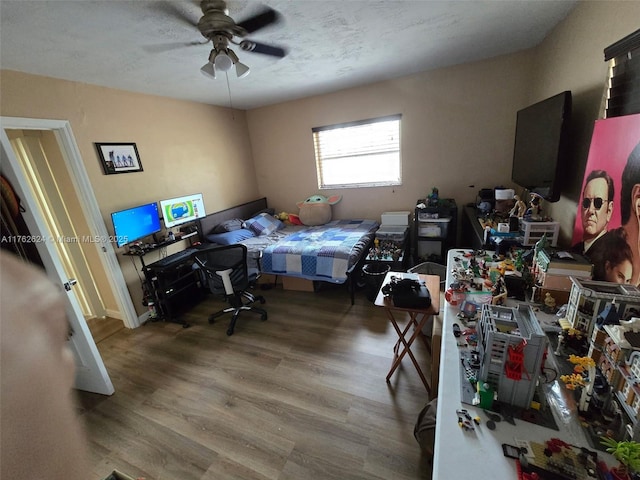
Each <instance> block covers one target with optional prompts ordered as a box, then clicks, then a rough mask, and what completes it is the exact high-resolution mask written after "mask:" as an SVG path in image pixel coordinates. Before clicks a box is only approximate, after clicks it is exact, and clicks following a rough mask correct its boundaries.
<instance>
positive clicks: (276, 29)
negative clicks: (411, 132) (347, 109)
mask: <svg viewBox="0 0 640 480" xmlns="http://www.w3.org/2000/svg"><path fill="white" fill-rule="evenodd" d="M576 3H577V0H553V1H548V0H544V1H540V0H490V1H480V0H466V1H459V0H447V1H429V0H386V1H373V0H371V1H368V0H342V1H335V0H324V1H321V0H297V1H286V0H263V1H261V2H258V1H252V0H229V1H228V2H227V4H228V7H229V14H230V16H231V17H232V18H234V19H235V20H236V21H238V22H239V21H242V20H244V19H245V18H247V17H250V16H251V15H253V14H255V13H257V12H258V11H259V10H260V7H261V6H263V5H268V6H270V7H271V8H274V9H275V10H277V11H279V12H280V13H281V14H282V16H283V18H284V21H283V22H282V23H280V24H278V25H272V26H269V27H267V28H264V29H262V30H260V31H258V32H255V33H254V34H253V35H249V36H248V38H251V39H254V40H255V41H258V42H261V43H266V44H273V45H277V46H283V47H286V48H287V49H288V51H289V53H288V55H287V56H286V57H285V58H283V59H276V58H274V57H269V56H265V55H260V54H257V53H249V52H244V51H242V50H240V49H239V48H234V50H235V51H236V53H237V54H238V56H239V57H240V61H241V62H243V63H245V64H247V65H248V66H249V67H251V73H250V74H249V76H248V77H246V78H243V79H238V78H236V76H235V74H234V73H232V72H230V73H229V76H228V85H227V79H226V78H225V76H224V75H219V76H218V78H217V79H215V80H214V79H210V78H207V77H205V76H204V75H202V74H201V73H200V72H199V69H200V67H201V66H202V65H203V64H204V63H206V61H207V58H208V55H209V51H210V50H211V44H205V45H188V44H189V43H191V42H201V41H204V38H203V37H202V36H201V35H200V33H199V32H198V31H197V29H195V28H194V27H192V26H190V25H188V23H187V22H185V21H184V20H181V19H180V18H179V17H178V16H175V15H174V14H173V13H172V12H173V11H175V10H178V11H179V12H181V13H183V14H184V15H186V16H187V17H189V18H191V19H193V21H194V22H197V21H198V19H199V18H200V16H201V15H202V12H201V10H200V8H199V3H198V2H196V1H182V2H180V1H173V2H157V1H144V0H137V1H122V0H98V1H92V0H75V1H67V0H48V1H31V0H0V68H2V69H9V70H18V71H22V72H28V73H33V74H38V75H46V76H51V77H56V78H62V79H68V80H74V81H79V82H84V83H90V84H95V85H102V86H106V87H113V88H118V89H123V90H129V91H134V92H144V93H149V94H155V95H161V96H165V97H173V98H178V99H183V100H193V101H196V102H202V103H209V104H215V105H222V106H229V105H230V98H229V93H230V94H231V105H232V106H233V107H235V108H241V109H250V108H255V107H259V106H264V105H269V104H273V103H279V102H282V101H286V100H290V99H296V98H302V97H306V96H310V95H315V94H322V93H327V92H331V91H336V90H340V89H343V88H347V87H352V86H357V85H363V84H367V83H373V82H377V81H380V80H384V79H389V78H394V77H399V76H403V75H408V74H411V73H416V72H421V71H427V70H432V69H435V68H441V67H444V66H449V65H455V64H460V63H465V62H470V61H475V60H480V59H485V58H490V57H494V56H497V55H502V54H506V53H510V52H515V51H519V50H523V49H527V48H530V47H533V46H535V45H537V44H538V43H540V42H541V41H542V40H543V39H544V37H545V36H546V35H547V34H548V33H549V32H550V31H551V30H552V29H553V28H554V26H555V25H556V24H557V23H558V22H559V21H561V20H562V19H563V18H564V17H565V16H566V15H567V14H568V12H569V11H570V10H571V9H572V8H573V7H574V6H575V5H576Z"/></svg>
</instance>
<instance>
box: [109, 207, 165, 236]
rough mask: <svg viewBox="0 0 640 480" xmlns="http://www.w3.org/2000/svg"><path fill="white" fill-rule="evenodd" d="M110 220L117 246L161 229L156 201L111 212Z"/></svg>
mask: <svg viewBox="0 0 640 480" xmlns="http://www.w3.org/2000/svg"><path fill="white" fill-rule="evenodd" d="M111 221H112V222H113V232H114V235H115V239H116V244H117V245H118V247H122V246H124V245H126V244H128V243H131V242H135V241H136V240H140V239H141V238H144V237H148V236H149V235H153V234H154V233H158V232H159V231H160V230H161V226H160V213H159V212H158V204H157V203H156V202H153V203H147V204H146V205H139V206H137V207H133V208H128V209H126V210H121V211H119V212H113V213H112V214H111Z"/></svg>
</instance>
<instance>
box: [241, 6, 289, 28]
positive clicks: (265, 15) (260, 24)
mask: <svg viewBox="0 0 640 480" xmlns="http://www.w3.org/2000/svg"><path fill="white" fill-rule="evenodd" d="M280 18H281V16H280V14H279V13H278V12H276V11H275V10H273V9H271V8H269V9H267V10H265V11H263V12H262V13H259V14H257V15H254V16H253V17H250V18H247V19H246V20H244V21H243V22H239V23H237V24H236V25H238V26H239V27H241V28H244V29H245V30H246V31H247V33H252V32H255V31H256V30H260V29H261V28H264V27H266V26H267V25H271V24H272V23H277V22H279V21H280Z"/></svg>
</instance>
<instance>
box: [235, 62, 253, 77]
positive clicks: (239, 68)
mask: <svg viewBox="0 0 640 480" xmlns="http://www.w3.org/2000/svg"><path fill="white" fill-rule="evenodd" d="M250 71H251V70H250V69H249V67H247V66H246V65H245V64H244V63H241V62H236V75H237V76H238V78H244V77H246V76H247V75H249V72H250Z"/></svg>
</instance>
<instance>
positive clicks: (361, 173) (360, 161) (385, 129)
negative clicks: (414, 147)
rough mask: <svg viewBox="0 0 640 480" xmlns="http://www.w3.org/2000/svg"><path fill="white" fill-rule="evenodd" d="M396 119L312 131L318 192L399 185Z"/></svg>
mask: <svg viewBox="0 0 640 480" xmlns="http://www.w3.org/2000/svg"><path fill="white" fill-rule="evenodd" d="M400 118H401V115H391V116H388V117H381V118H374V119H370V120H362V121H358V122H351V123H342V124H339V125H331V126H326V127H316V128H314V129H312V132H313V144H314V147H315V153H316V169H317V172H318V188H320V189H328V188H344V187H379V186H387V185H400V184H401V183H402V182H401V180H402V178H401V174H400V171H401V170H400Z"/></svg>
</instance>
